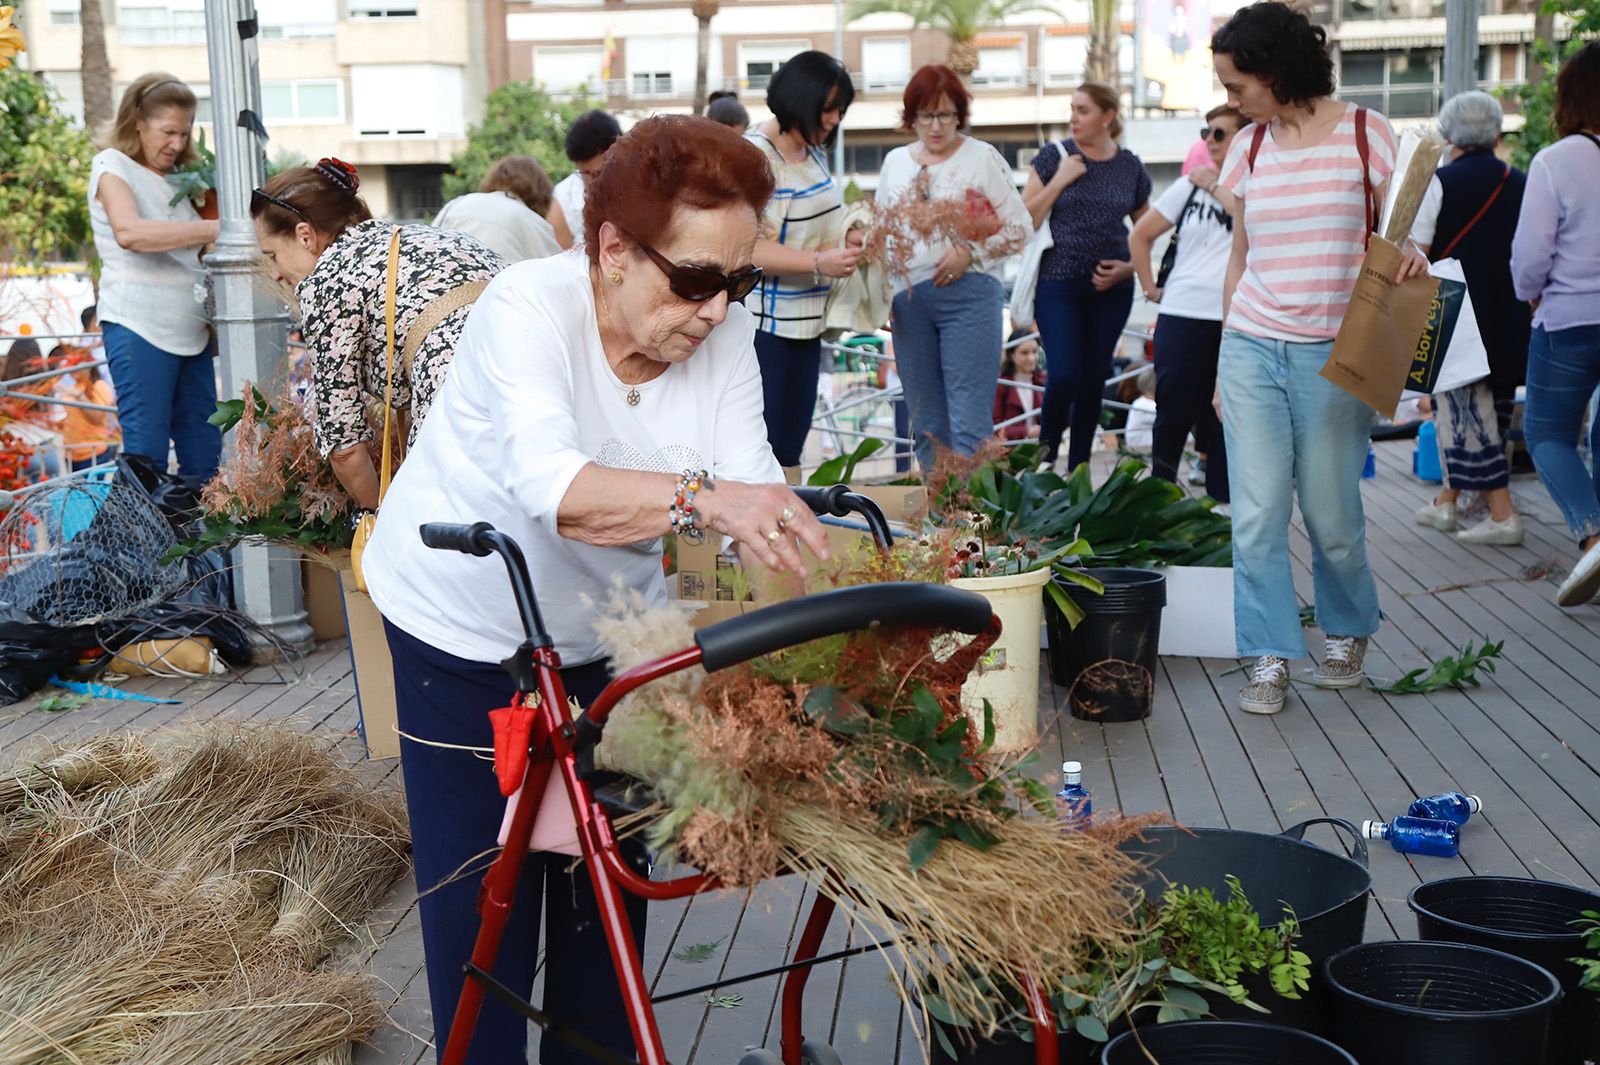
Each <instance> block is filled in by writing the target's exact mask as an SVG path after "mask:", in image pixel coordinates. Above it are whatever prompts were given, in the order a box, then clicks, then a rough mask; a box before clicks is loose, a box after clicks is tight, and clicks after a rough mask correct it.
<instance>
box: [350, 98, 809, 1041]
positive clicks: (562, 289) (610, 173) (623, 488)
mask: <svg viewBox="0 0 1600 1065" xmlns="http://www.w3.org/2000/svg"><path fill="white" fill-rule="evenodd" d="M772 189H773V178H772V172H771V169H770V168H769V167H768V166H767V161H766V159H765V157H764V156H763V155H762V153H761V151H760V149H758V148H756V147H755V146H754V145H752V144H750V143H748V142H746V141H745V140H743V139H742V138H740V136H739V135H738V134H737V133H735V132H733V130H731V129H729V128H728V127H726V126H721V125H718V124H716V123H714V122H711V121H709V120H706V119H699V118H690V117H687V116H665V117H660V118H651V119H647V120H645V121H643V122H640V123H639V124H638V125H637V126H635V127H634V128H633V129H632V130H631V131H630V132H629V133H628V134H627V135H626V136H624V137H623V138H622V139H621V140H619V141H617V143H616V144H615V145H614V146H613V147H612V148H611V150H610V151H609V152H608V153H607V155H606V160H605V163H604V165H603V166H602V167H601V168H600V170H599V172H598V173H597V174H596V176H595V177H594V178H593V180H592V182H591V183H590V185H589V189H588V200H587V206H586V207H585V209H584V230H585V233H584V242H583V246H582V247H580V248H575V249H573V250H572V251H570V252H567V253H565V254H563V255H557V256H553V257H551V258H548V259H535V260H529V261H526V262H521V263H517V264H516V265H514V266H511V267H510V268H508V269H507V270H505V272H503V273H502V274H500V276H499V277H497V278H495V280H494V281H493V282H492V283H491V284H490V285H489V287H488V288H487V289H486V290H485V291H484V293H483V295H482V296H480V297H479V299H478V302H477V304H476V306H475V307H474V309H473V311H472V315H471V317H470V318H469V319H468V321H467V324H466V327H465V329H464V330H463V332H462V334H461V339H460V341H459V342H458V344H457V345H456V349H455V360H454V362H453V364H452V368H451V371H450V376H449V378H448V380H447V381H446V383H445V387H444V388H443V389H442V390H441V391H440V392H439V394H438V396H437V397H436V398H435V400H434V402H433V406H432V410H431V412H430V414H429V415H428V420H427V422H426V424H424V425H423V427H422V431H421V432H420V433H419V434H418V436H417V440H416V444H415V446H414V448H413V449H412V451H411V454H410V455H409V456H408V457H407V459H406V462H405V465H404V466H403V467H402V468H401V470H400V473H399V475H398V476H397V477H396V478H395V481H394V484H393V486H392V487H391V489H390V492H389V495H388V496H387V497H386V498H385V500H384V504H383V510H382V511H381V513H380V516H379V519H378V523H377V530H376V532H375V534H374V535H373V537H372V540H371V541H370V542H369V544H368V546H367V551H366V555H365V558H364V560H363V569H364V570H365V574H366V577H367V582H368V585H369V587H370V588H371V591H372V598H373V600H374V601H375V602H376V603H377V605H378V608H379V610H380V611H381V612H382V613H383V616H384V623H385V628H386V630H387V633H388V638H389V646H390V648H391V650H392V651H393V657H394V668H395V696H396V701H397V709H398V716H399V726H400V733H401V741H402V742H401V757H402V759H403V762H404V769H405V783H406V796H407V805H408V807H409V809H410V816H411V828H412V837H413V846H414V849H415V856H416V870H417V887H418V890H419V892H420V893H421V901H420V906H421V913H422V932H423V947H424V951H425V955H426V960H427V968H428V988H429V994H430V995H431V997H432V1000H433V1017H434V1023H435V1035H436V1040H435V1042H436V1045H437V1046H439V1047H443V1046H444V1045H445V1040H446V1036H447V1034H448V1032H447V1029H448V1027H449V1024H450V1021H451V1017H452V1016H453V1014H454V1011H455V1004H456V999H457V996H458V995H459V993H460V990H461V985H462V979H463V977H462V966H463V964H464V963H465V962H466V961H467V959H468V957H469V956H470V954H471V950H472V943H473V938H474V935H475V933H476V930H477V917H476V914H475V912H474V905H473V904H474V899H475V898H476V894H477V884H476V883H475V882H474V880H475V878H473V877H463V876H459V875H458V873H459V872H460V871H461V870H463V869H466V868H469V867H470V868H476V869H481V868H482V866H483V865H484V864H485V863H484V862H483V861H482V860H481V859H482V856H483V855H484V854H485V853H486V852H489V851H492V850H493V849H494V847H495V841H496V836H497V833H498V830H499V826H500V820H501V813H502V808H503V805H504V800H502V798H501V796H500V792H499V789H498V787H497V785H496V780H495V775H494V772H493V770H492V769H491V768H490V767H489V765H488V764H487V763H486V762H483V761H480V760H478V759H477V758H475V757H474V755H473V754H472V750H473V749H474V748H477V749H482V748H486V747H488V746H490V745H491V743H492V738H491V735H490V726H489V722H488V716H487V712H488V711H489V710H491V709H494V708H495V707H499V706H504V705H505V704H506V702H507V699H508V697H509V696H510V694H511V685H510V683H509V680H508V678H507V676H506V674H505V672H504V671H503V670H502V669H501V667H500V666H499V664H498V663H499V662H501V661H502V660H503V659H505V658H507V657H509V656H510V655H511V654H512V652H513V651H514V650H515V649H516V647H517V646H518V645H519V644H520V643H521V642H522V639H523V634H522V629H521V625H520V623H519V621H518V613H517V609H516V606H515V604H514V602H513V600H512V596H511V589H510V587H509V586H508V585H507V584H506V583H505V580H504V576H503V575H502V573H501V572H500V571H499V569H498V568H497V563H496V562H495V560H493V559H482V558H472V557H469V556H467V555H459V554H453V553H446V552H439V551H430V550H428V549H427V548H425V547H424V546H423V545H422V542H421V541H420V540H419V539H418V536H417V526H418V525H420V524H422V523H423V522H429V521H453V522H474V521H488V522H491V523H492V524H493V525H494V526H495V527H496V528H498V529H500V530H502V531H504V532H506V533H508V534H510V535H511V536H512V537H513V538H514V539H516V540H517V542H518V543H520V544H521V545H522V548H523V550H524V552H525V553H526V555H527V559H528V566H529V569H530V571H531V573H532V575H533V583H534V587H535V588H536V589H537V591H538V595H539V598H540V602H541V604H542V606H543V608H544V616H545V620H546V623H547V625H548V627H549V629H550V631H551V633H552V635H553V636H554V639H555V650H556V652H557V653H558V654H559V655H560V657H561V661H562V664H563V665H564V666H565V668H564V669H563V670H562V677H563V679H564V681H565V683H566V688H567V691H568V692H569V693H571V694H572V695H573V696H575V697H576V698H577V699H578V701H579V702H580V703H584V704H587V703H589V702H590V701H592V700H593V698H594V696H595V695H596V694H598V692H599V690H600V689H601V688H602V687H603V686H604V684H605V682H606V680H607V676H608V669H607V661H606V658H605V651H604V650H603V649H602V647H601V644H600V640H599V638H598V637H597V635H596V634H595V631H594V628H593V625H592V621H593V608H592V606H591V605H590V603H592V601H594V600H599V599H603V598H605V597H606V596H607V595H608V594H610V592H611V590H612V589H613V588H614V587H615V586H617V585H618V584H620V585H621V586H622V587H623V588H625V589H627V590H629V591H631V592H636V593H638V594H639V595H640V596H642V597H643V598H644V600H645V602H646V603H650V604H664V603H665V602H666V598H667V595H666V587H665V583H664V581H663V580H662V576H661V572H662V571H661V538H662V536H663V535H665V534H666V533H667V532H669V531H672V530H674V529H676V531H677V533H678V535H679V536H680V537H687V538H689V539H691V540H693V539H697V538H698V537H700V536H703V535H710V536H715V537H718V538H719V539H720V538H721V537H723V536H728V537H731V538H732V539H733V541H734V542H735V543H736V544H738V545H739V546H740V548H741V551H742V552H743V553H744V554H745V556H746V558H747V561H749V562H751V563H760V564H764V565H765V566H768V567H771V568H774V569H778V570H786V571H790V572H799V571H800V570H801V569H802V562H801V556H800V553H799V548H800V546H801V545H802V544H803V545H805V547H807V548H809V549H810V550H811V551H812V552H814V553H816V554H818V555H823V556H825V555H826V552H827V548H826V540H825V537H824V535H823V532H822V528H821V526H820V525H819V524H818V523H817V521H816V519H815V518H813V517H812V516H811V515H810V512H809V511H807V509H806V508H805V507H804V505H802V503H801V502H800V500H799V499H798V498H797V497H796V496H795V495H794V493H793V492H791V491H790V490H789V489H788V488H787V487H785V486H784V485H783V484H782V480H783V474H782V471H781V470H780V468H779V466H778V462H777V459H776V458H774V456H773V453H772V449H771V447H770V446H769V445H768V443H767V433H766V426H765V423H764V421H763V419H762V403H761V374H760V370H759V369H758V366H757V362H756V355H755V348H754V338H755V319H754V317H753V316H752V315H751V314H750V312H749V311H747V310H745V308H744V307H743V306H740V305H739V302H738V301H739V300H740V299H742V298H743V297H744V296H746V295H747V294H749V292H750V291H751V290H752V289H754V288H755V286H756V283H757V282H758V281H759V280H760V278H761V271H760V270H759V269H758V268H756V267H755V266H753V265H752V264H751V257H752V255H753V254H754V252H755V246H756V235H757V223H758V220H759V219H760V217H761V210H762V208H763V207H764V206H765V204H766V202H767V198H768V197H769V196H771V195H772ZM689 498H692V504H693V505H692V510H687V511H686V510H685V508H684V507H683V506H681V504H682V503H684V502H685V501H686V500H687V499H689ZM529 859H530V863H531V864H532V868H531V869H526V870H525V871H524V874H523V878H522V883H521V886H520V890H521V893H522V894H521V896H520V897H519V899H518V903H517V905H516V906H515V907H514V908H513V909H512V911H511V923H510V925H508V926H507V929H506V935H505V940H504V942H505V949H503V950H502V951H501V954H500V963H499V967H498V969H497V972H496V975H497V976H498V978H499V979H500V980H501V981H503V982H504V983H506V984H507V985H508V986H510V987H512V988H513V989H515V990H516V991H518V992H519V993H521V994H522V995H524V996H526V995H528V994H529V993H530V992H531V990H532V987H533V978H534V972H535V968H536V960H537V958H538V955H539V950H538V937H539V927H540V926H539V895H540V892H541V889H542V890H543V895H544V903H545V920H544V928H545V936H546V950H545V955H546V962H547V969H546V972H545V979H544V986H545V999H544V1001H545V1010H546V1011H547V1012H548V1013H550V1014H551V1016H553V1017H557V1018H568V1019H572V1018H589V1020H588V1021H586V1022H585V1021H579V1022H578V1023H576V1024H575V1025H574V1026H573V1027H575V1028H576V1030H577V1031H578V1032H579V1033H580V1034H581V1035H583V1036H586V1037H587V1038H588V1039H590V1040H593V1041H595V1042H597V1043H600V1044H602V1045H603V1046H606V1047H609V1048H611V1049H613V1050H615V1051H616V1052H617V1053H619V1054H622V1055H624V1056H626V1057H629V1058H631V1057H633V1056H634V1048H633V1045H632V1040H631V1037H630V1035H629V1031H628V1026H627V1025H626V1024H624V1023H621V1021H620V1018H621V1016H622V1013H621V1004H620V1003H621V999H620V995H619V992H618V988H617V984H616V981H615V979H614V978H613V976H612V973H611V967H610V966H609V965H607V964H606V958H607V947H606V943H605V939H604V935H603V933H602V931H601V927H600V924H599V920H598V916H597V910H596V902H595V897H594V893H593V889H592V887H591V885H590V882H589V875H588V873H587V872H586V871H579V872H578V873H577V875H576V876H574V875H573V874H571V873H569V872H568V871H567V867H568V865H569V863H570V859H568V858H566V857H564V856H560V855H546V854H532V855H529ZM452 880H453V882H452ZM441 885H443V886H441ZM630 916H631V917H632V918H633V921H634V937H635V942H636V943H642V941H643V932H644V925H643V903H642V901H637V900H636V908H635V909H634V911H633V912H632V913H631V914H630ZM526 1040H527V1026H526V1023H525V1022H524V1021H523V1020H522V1018H521V1017H520V1016H519V1015H518V1014H516V1013H514V1012H513V1011H511V1010H510V1009H508V1008H507V1007H505V1006H504V1005H503V1004H501V1003H499V1002H497V1001H494V1000H493V999H492V998H491V999H490V1001H489V1002H487V1003H486V1004H485V1005H484V1009H483V1014H482V1016H481V1017H480V1019H479V1022H478V1028H477V1032H476V1035H475V1037H474V1040H473V1049H472V1057H471V1059H470V1060H472V1061H475V1062H494V1063H496V1065H501V1063H505V1062H512V1061H518V1062H520V1061H523V1060H524V1059H525V1046H526ZM540 1060H541V1061H544V1062H557V1061H578V1060H583V1061H587V1060H589V1059H588V1058H587V1057H584V1056H582V1055H580V1054H577V1053H576V1052H575V1051H574V1050H573V1048H572V1047H569V1046H567V1045H566V1044H564V1043H561V1042H558V1041H554V1040H546V1041H545V1042H544V1045H543V1046H542V1048H541V1054H540Z"/></svg>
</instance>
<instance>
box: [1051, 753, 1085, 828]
mask: <svg viewBox="0 0 1600 1065" xmlns="http://www.w3.org/2000/svg"><path fill="white" fill-rule="evenodd" d="M1056 806H1057V807H1059V808H1060V810H1061V824H1062V826H1063V827H1065V828H1087V827H1089V819H1090V818H1091V817H1093V816H1094V800H1093V799H1091V798H1090V797H1089V789H1088V788H1086V787H1084V786H1083V763H1082V762H1062V763H1061V790H1060V791H1058V792H1056Z"/></svg>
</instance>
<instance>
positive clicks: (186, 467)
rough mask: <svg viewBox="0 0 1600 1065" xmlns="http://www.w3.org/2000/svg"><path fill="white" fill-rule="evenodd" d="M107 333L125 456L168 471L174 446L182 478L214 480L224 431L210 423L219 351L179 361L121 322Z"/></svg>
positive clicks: (214, 405)
mask: <svg viewBox="0 0 1600 1065" xmlns="http://www.w3.org/2000/svg"><path fill="white" fill-rule="evenodd" d="M102 332H103V334H104V336H105V345H106V360H107V361H108V362H109V363H110V364H111V383H112V385H114V386H115V388H116V390H117V420H118V421H119V422H120V423H121V424H122V450H123V451H126V452H127V453H128V454H130V455H146V456H149V457H150V458H151V459H153V460H155V462H156V464H157V465H158V466H160V467H161V468H162V469H163V470H165V469H166V468H167V454H168V447H169V444H170V446H171V448H172V450H175V451H177V453H178V475H179V476H180V477H182V478H184V479H185V480H188V481H193V482H195V483H199V484H204V483H205V482H207V481H209V480H211V478H212V476H213V475H214V474H215V473H216V472H217V462H218V460H219V459H220V458H221V457H222V430H220V429H218V428H217V427H216V426H214V425H212V424H211V423H210V421H209V420H208V419H209V418H210V417H211V416H212V415H213V414H215V413H216V412H217V375H216V368H215V367H216V361H217V360H216V355H217V348H216V345H215V344H212V345H211V346H209V347H207V348H206V350H205V351H203V352H201V353H200V354H199V355H174V354H172V353H171V352H167V351H162V350H161V349H160V348H158V347H156V346H155V345H154V344H152V343H150V342H149V341H148V340H146V339H145V338H144V337H142V336H140V335H139V334H138V333H135V332H134V331H133V330H132V329H129V328H128V327H126V326H122V325H118V324H117V323H115V322H107V323H105V326H104V327H103V329H102Z"/></svg>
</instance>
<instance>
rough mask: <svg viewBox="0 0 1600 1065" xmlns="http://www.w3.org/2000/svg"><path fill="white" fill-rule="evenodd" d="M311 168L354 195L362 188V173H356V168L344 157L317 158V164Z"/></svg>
mask: <svg viewBox="0 0 1600 1065" xmlns="http://www.w3.org/2000/svg"><path fill="white" fill-rule="evenodd" d="M311 169H313V170H315V171H316V172H317V173H319V174H321V175H322V176H323V177H325V178H327V179H328V180H329V181H331V182H333V183H334V184H335V185H337V186H339V187H340V188H341V189H343V190H344V191H345V192H348V193H349V194H350V195H352V196H354V195H355V194H356V191H357V190H358V189H360V188H361V175H360V174H358V173H356V168H355V167H353V166H351V165H350V164H349V163H347V162H345V161H344V160H343V159H334V158H331V157H329V158H323V159H318V160H317V165H316V166H314V167H312V168H311Z"/></svg>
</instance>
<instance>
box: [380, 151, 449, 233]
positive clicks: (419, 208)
mask: <svg viewBox="0 0 1600 1065" xmlns="http://www.w3.org/2000/svg"><path fill="white" fill-rule="evenodd" d="M384 169H385V170H386V171H387V173H386V174H385V177H387V178H388V181H389V217H390V218H392V219H394V220H395V221H396V222H427V221H430V220H431V219H432V218H433V217H434V216H435V215H437V214H438V213H439V209H440V208H441V207H443V206H444V175H445V173H446V172H447V171H448V170H449V169H450V168H449V167H448V166H444V165H442V164H437V165H436V164H433V163H421V164H416V165H410V166H398V165H391V166H388V167H385V168H384Z"/></svg>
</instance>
